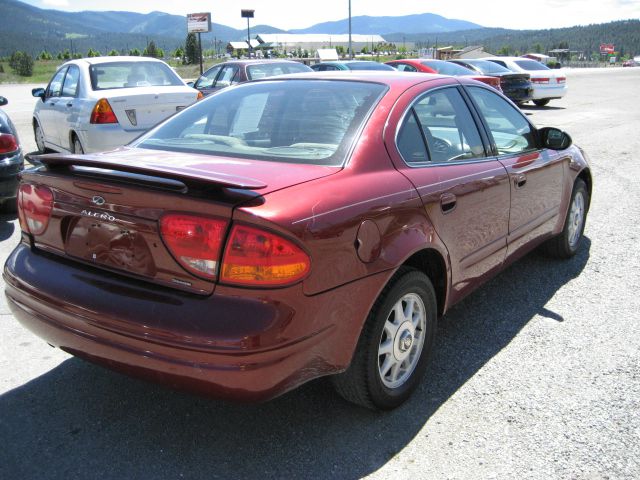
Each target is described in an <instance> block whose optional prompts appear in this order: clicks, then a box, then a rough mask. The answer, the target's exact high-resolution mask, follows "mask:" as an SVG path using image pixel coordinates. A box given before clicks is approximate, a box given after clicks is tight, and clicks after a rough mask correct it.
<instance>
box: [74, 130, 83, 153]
mask: <svg viewBox="0 0 640 480" xmlns="http://www.w3.org/2000/svg"><path fill="white" fill-rule="evenodd" d="M73 153H77V154H81V153H84V148H82V143H80V139H79V138H78V137H77V136H76V135H75V134H74V135H73Z"/></svg>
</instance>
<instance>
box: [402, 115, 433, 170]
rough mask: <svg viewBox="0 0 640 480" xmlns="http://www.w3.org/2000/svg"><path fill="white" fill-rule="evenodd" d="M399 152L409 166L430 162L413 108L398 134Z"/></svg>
mask: <svg viewBox="0 0 640 480" xmlns="http://www.w3.org/2000/svg"><path fill="white" fill-rule="evenodd" d="M398 150H399V151H400V154H401V155H402V158H404V161H405V162H407V163H408V164H416V163H424V162H428V161H429V158H428V157H427V147H426V146H425V144H424V137H423V136H422V132H421V131H420V126H419V125H418V121H417V120H416V114H415V112H414V110H413V108H412V109H411V110H410V111H409V114H408V115H407V117H406V118H405V120H404V123H403V124H402V127H401V128H400V131H399V132H398Z"/></svg>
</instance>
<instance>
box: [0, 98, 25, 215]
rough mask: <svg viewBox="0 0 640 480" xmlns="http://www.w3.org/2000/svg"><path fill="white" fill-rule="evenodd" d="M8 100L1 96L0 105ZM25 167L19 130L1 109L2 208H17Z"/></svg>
mask: <svg viewBox="0 0 640 480" xmlns="http://www.w3.org/2000/svg"><path fill="white" fill-rule="evenodd" d="M7 103H9V102H8V100H7V99H6V98H5V97H0V107H2V106H4V105H7ZM23 169H24V156H23V152H22V148H21V147H20V141H19V140H18V132H17V131H16V128H15V127H14V125H13V123H12V122H11V119H10V118H9V116H8V115H7V114H6V113H5V112H4V111H3V110H2V109H0V209H2V210H5V211H14V210H15V200H16V192H17V190H18V174H19V173H20V172H21V171H22V170H23Z"/></svg>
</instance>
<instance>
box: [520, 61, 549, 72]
mask: <svg viewBox="0 0 640 480" xmlns="http://www.w3.org/2000/svg"><path fill="white" fill-rule="evenodd" d="M513 63H515V64H516V65H518V66H519V67H520V68H523V69H525V70H549V67H547V66H546V65H543V64H542V63H540V62H536V61H535V60H515V61H514V62H513Z"/></svg>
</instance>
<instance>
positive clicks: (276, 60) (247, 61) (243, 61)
mask: <svg viewBox="0 0 640 480" xmlns="http://www.w3.org/2000/svg"><path fill="white" fill-rule="evenodd" d="M265 63H297V64H299V65H304V63H302V62H296V61H295V60H285V59H280V58H264V59H255V58H252V59H239V60H228V61H226V62H221V63H216V64H215V65H211V67H209V68H213V67H217V66H218V65H230V64H234V65H255V64H260V65H262V64H265Z"/></svg>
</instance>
